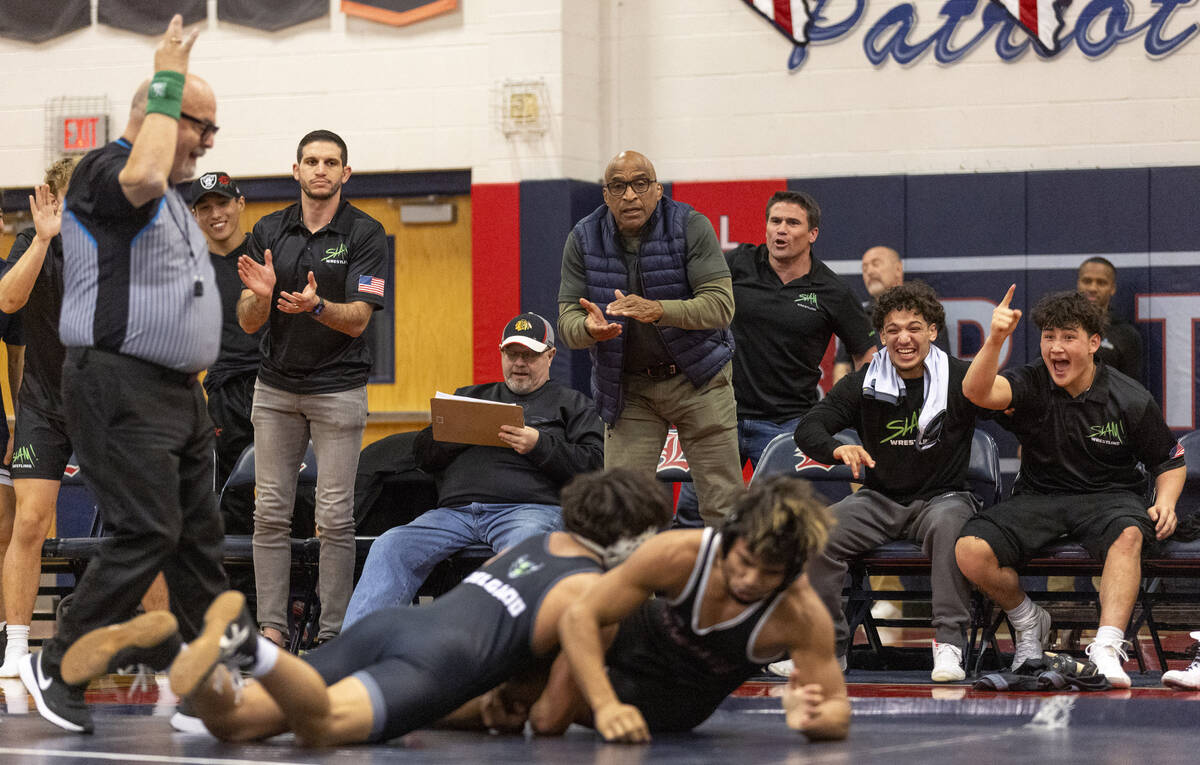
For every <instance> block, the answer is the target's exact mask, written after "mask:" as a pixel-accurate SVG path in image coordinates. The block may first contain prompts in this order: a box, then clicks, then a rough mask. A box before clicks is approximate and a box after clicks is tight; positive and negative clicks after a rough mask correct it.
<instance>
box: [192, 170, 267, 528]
mask: <svg viewBox="0 0 1200 765" xmlns="http://www.w3.org/2000/svg"><path fill="white" fill-rule="evenodd" d="M191 197H192V215H194V216H195V218H196V223H198V224H200V230H201V231H203V232H204V239H205V240H206V241H207V242H208V256H209V260H211V261H212V265H213V272H214V273H215V274H216V276H217V284H216V288H217V291H218V292H219V293H221V353H220V355H219V356H217V360H216V361H214V362H213V364H212V366H210V367H209V368H208V371H207V372H206V373H205V375H204V392H205V393H206V394H207V395H208V416H209V417H211V418H212V421H213V435H214V437H215V440H216V444H217V480H216V489H217V491H220V490H221V488H222V487H223V486H225V480H226V479H227V478H229V474H230V472H232V471H233V467H234V465H236V464H237V460H238V457H240V456H241V454H242V451H243V450H244V449H245V448H246V447H247V446H249V445H250V444H252V443H254V425H253V424H251V422H250V410H251V407H252V405H253V403H254V381H255V379H256V378H257V377H258V361H259V355H260V351H259V346H260V345H261V344H262V338H263V335H264V334H266V331H267V330H266V327H265V326H263V327H259V328H258V330H257V331H255V332H251V333H247V332H245V331H244V330H243V329H242V328H241V326H239V325H238V318H237V302H238V299H239V298H240V297H241V295H242V280H241V278H240V277H239V276H238V258H240V257H241V256H242V255H245V254H246V253H247V251H248V250H247V246H248V244H249V242H250V235H249V234H247V233H246V232H245V231H243V230H242V225H241V220H242V211H243V210H245V209H246V198H245V197H243V196H242V192H241V189H239V188H238V185H237V182H236V181H234V180H233V178H231V177H229V174H228V173H223V172H213V173H205V174H204V175H202V176H200V177H199V178H197V179H196V180H194V181H192V194H191ZM221 515H222V517H223V518H224V520H225V533H226V534H250V533H252V532H253V531H254V497H253V493H251V492H247V494H246V495H244V496H233V495H228V496H223V497H222V506H221Z"/></svg>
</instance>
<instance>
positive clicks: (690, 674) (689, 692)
mask: <svg viewBox="0 0 1200 765" xmlns="http://www.w3.org/2000/svg"><path fill="white" fill-rule="evenodd" d="M720 549H721V535H720V534H718V533H715V532H714V530H713V529H711V528H708V529H705V530H704V541H703V542H702V543H701V545H700V554H699V555H697V556H696V565H695V567H694V568H693V569H692V575H691V576H690V577H689V578H688V581H687V584H686V585H685V586H684V588H683V591H682V592H681V593H679V596H678V597H676V598H674V599H672V600H668V599H666V598H662V597H659V598H652V599H650V600H647V601H646V602H645V603H643V604H642V606H641V607H640V608H639V609H638V610H637V611H635V612H634V613H633V614H631V615H630V616H629V617H628V618H626V619H625V620H624V621H622V622H621V627H620V629H619V631H618V632H617V638H616V640H615V641H614V642H613V645H612V647H611V648H609V650H608V654H607V657H606V660H607V663H608V677H609V680H610V681H611V682H612V686H613V690H614V691H615V692H616V694H617V698H619V699H620V700H621V701H622V702H624V703H626V704H632V705H633V706H635V707H637V708H638V710H639V711H640V712H641V713H642V717H644V718H645V719H646V724H647V725H648V726H649V727H650V730H651V731H652V732H670V731H687V730H691V729H692V728H694V727H696V726H697V725H699V724H700V723H702V722H704V721H705V720H707V719H708V717H709V716H710V715H711V714H712V713H713V711H714V710H716V708H717V706H718V705H719V704H720V703H721V702H722V701H724V700H725V697H726V696H728V695H729V694H730V693H732V692H733V691H734V690H735V689H736V688H737V687H738V686H740V685H741V684H742V683H743V682H745V680H746V679H747V678H748V677H751V676H752V675H755V674H757V673H758V672H759V671H760V670H761V669H762V665H764V664H769V663H770V662H773V661H778V660H779V659H781V658H783V655H782V654H780V655H778V656H762V657H759V656H755V655H754V654H753V650H754V642H755V640H757V639H758V633H759V631H760V630H761V629H762V625H763V624H765V623H766V621H767V619H769V618H770V616H771V612H772V611H774V609H775V606H776V604H778V603H779V601H780V599H781V598H783V597H784V592H779V593H776V594H775V595H774V596H773V597H768V598H764V599H763V600H760V601H758V602H757V603H754V604H752V605H749V606H746V608H745V610H743V611H742V612H741V613H740V614H738V615H737V616H736V617H734V618H733V619H729V620H727V621H725V622H721V623H720V624H715V625H712V626H710V627H705V628H702V629H701V628H700V626H699V625H700V602H701V600H702V597H701V596H702V595H703V593H704V590H705V588H706V587H707V586H708V578H709V575H710V573H711V571H712V567H713V564H714V563H715V561H716V558H717V556H718V555H720Z"/></svg>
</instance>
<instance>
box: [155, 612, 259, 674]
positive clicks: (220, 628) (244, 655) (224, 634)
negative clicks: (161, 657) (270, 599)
mask: <svg viewBox="0 0 1200 765" xmlns="http://www.w3.org/2000/svg"><path fill="white" fill-rule="evenodd" d="M257 653H258V629H257V627H256V625H255V624H254V620H253V619H251V618H250V612H249V611H247V610H246V598H245V596H244V595H242V593H240V592H238V591H237V590H227V591H225V592H223V593H221V594H220V595H218V596H217V597H216V598H215V599H214V600H213V602H212V605H210V606H209V607H208V610H207V611H205V612H204V629H203V630H202V631H201V632H200V634H199V635H198V636H197V637H196V639H195V640H193V641H192V642H190V643H188V644H187V647H186V648H184V649H183V650H182V651H180V652H179V656H178V657H176V659H175V663H174V664H172V665H171V690H172V691H173V692H174V693H175V695H177V696H180V697H186V696H190V695H191V694H192V692H193V691H195V690H196V688H197V687H198V686H199V685H200V683H202V682H204V679H205V678H207V677H208V676H209V675H210V674H211V673H212V671H213V668H214V667H216V666H217V665H218V664H229V665H230V666H231V667H233V668H235V669H250V668H251V667H253V666H254V662H255V659H256V658H257Z"/></svg>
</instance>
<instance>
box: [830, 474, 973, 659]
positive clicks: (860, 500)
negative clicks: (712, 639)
mask: <svg viewBox="0 0 1200 765" xmlns="http://www.w3.org/2000/svg"><path fill="white" fill-rule="evenodd" d="M830 510H832V511H833V514H834V517H836V518H837V525H836V526H834V527H833V531H832V532H831V533H830V536H829V544H827V545H826V546H825V549H824V550H823V551H822V552H821V554H820V555H816V556H814V557H813V558H812V559H811V560H809V562H808V567H807V569H806V570H807V573H808V580H809V583H810V584H812V587H813V589H814V590H816V592H817V595H819V596H820V598H821V600H822V601H823V602H824V603H825V607H826V608H828V609H829V613H830V614H831V615H832V616H833V624H834V629H835V631H836V638H837V652H838V655H839V656H844V655H845V654H846V651H847V650H848V649H849V646H850V640H851V638H852V637H853V636H852V635H850V634H849V633H850V630H849V627H848V625H847V624H846V615H845V612H844V611H843V609H842V587H843V585H844V584H845V581H846V569H847V565H846V560H847V559H849V558H853V557H855V556H856V555H860V554H862V553H864V552H868V551H870V550H873V549H875V548H876V547H878V546H879V545H881V544H883V543H884V542H890V541H892V540H895V539H906V540H909V541H912V542H917V543H918V544H920V545H921V549H922V550H923V551H924V552H925V555H927V556H928V557H929V559H930V561H931V562H932V565H931V567H930V579H931V580H932V587H931V589H932V591H933V626H934V628H935V629H936V639H937V641H938V642H939V643H949V644H950V645H954V646H957V647H958V648H959V649H962V648H963V647H964V646H965V645H966V639H965V635H964V633H965V632H966V628H967V622H968V621H969V620H970V598H971V587H970V585H969V584H968V582H967V580H966V578H965V577H963V575H962V572H961V571H959V570H958V563H956V562H955V560H954V543H955V542H956V541H957V540H958V532H959V530H960V529H961V528H962V526H963V524H964V523H966V521H967V519H968V518H970V517H971V515H972V514H973V513H974V512H975V502H974V499H973V498H972V497H971V495H970V494H968V493H966V492H950V493H947V494H943V495H941V496H938V497H934V498H933V499H931V500H916V501H914V502H910V503H909V504H907V505H901V504H897V503H896V502H893V501H892V500H890V499H888V498H887V497H885V496H884V495H882V494H880V493H878V492H875V491H871V490H869V489H861V490H859V491H858V492H855V493H854V494H851V495H850V496H848V497H846V498H845V499H843V500H842V501H840V502H838V503H836V504H834V505H833V506H832V507H830Z"/></svg>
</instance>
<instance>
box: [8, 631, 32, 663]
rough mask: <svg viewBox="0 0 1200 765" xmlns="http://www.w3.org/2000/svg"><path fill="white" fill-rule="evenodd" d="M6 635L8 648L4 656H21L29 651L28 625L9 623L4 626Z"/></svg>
mask: <svg viewBox="0 0 1200 765" xmlns="http://www.w3.org/2000/svg"><path fill="white" fill-rule="evenodd" d="M4 631H5V633H6V634H7V635H8V648H7V649H5V651H4V655H5V656H23V655H25V654H27V653H29V625H28V624H10V625H8V626H7V627H6V628H5V630H4Z"/></svg>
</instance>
